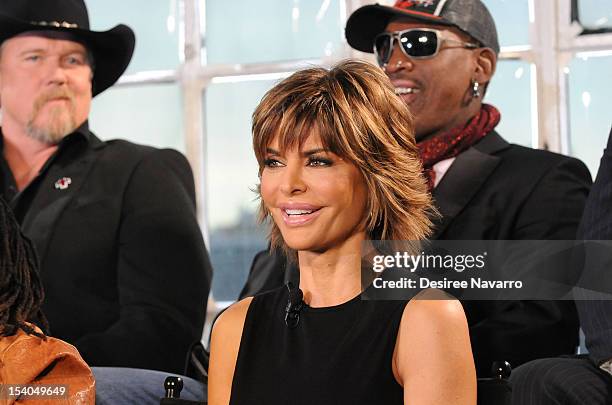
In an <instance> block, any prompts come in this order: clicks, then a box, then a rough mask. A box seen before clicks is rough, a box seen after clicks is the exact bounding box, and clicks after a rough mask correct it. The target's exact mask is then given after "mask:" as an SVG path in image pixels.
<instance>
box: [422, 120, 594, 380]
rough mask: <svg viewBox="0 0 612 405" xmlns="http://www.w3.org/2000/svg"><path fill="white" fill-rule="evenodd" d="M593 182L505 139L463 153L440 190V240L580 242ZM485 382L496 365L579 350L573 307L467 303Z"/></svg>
mask: <svg viewBox="0 0 612 405" xmlns="http://www.w3.org/2000/svg"><path fill="white" fill-rule="evenodd" d="M590 184H591V177H590V174H589V171H588V169H587V168H586V166H585V165H584V164H583V163H582V162H580V161H579V160H577V159H573V158H570V157H567V156H563V155H559V154H555V153H551V152H547V151H543V150H534V149H530V148H525V147H522V146H518V145H511V144H508V143H507V142H506V141H505V140H504V139H503V138H501V137H500V136H499V135H498V134H497V133H495V132H493V133H491V134H489V135H487V136H485V137H484V138H483V139H482V141H480V142H479V143H478V144H476V145H475V146H474V147H472V148H470V149H468V150H467V151H466V152H464V153H462V154H461V155H459V156H458V157H457V158H456V160H455V161H454V162H453V164H452V165H451V166H450V168H449V170H448V171H447V173H446V174H445V175H444V177H443V178H442V180H441V181H440V184H438V186H437V187H436V189H435V190H434V193H433V196H434V198H435V201H436V205H437V206H438V208H439V210H440V212H441V214H442V220H441V221H439V223H438V224H437V226H436V231H435V235H434V238H436V239H464V240H520V239H525V240H573V239H574V238H575V237H576V231H577V229H578V224H579V222H580V218H581V216H582V212H583V209H584V204H585V201H586V197H587V195H588V191H589V187H590ZM463 305H464V308H465V311H466V315H467V317H468V323H469V325H470V337H471V340H472V349H473V352H474V358H475V361H476V368H477V371H478V375H479V376H486V375H488V374H489V372H490V371H489V370H490V367H491V363H492V362H493V361H495V360H506V361H509V362H510V363H511V364H512V366H513V367H516V366H518V365H519V364H522V363H524V362H526V361H529V360H532V359H536V358H541V357H549V356H555V355H560V354H571V353H574V352H575V349H576V346H577V343H578V317H577V314H576V309H575V307H574V305H573V303H572V302H570V301H557V302H546V301H520V302H519V301H512V302H500V301H486V302H485V301H466V302H463Z"/></svg>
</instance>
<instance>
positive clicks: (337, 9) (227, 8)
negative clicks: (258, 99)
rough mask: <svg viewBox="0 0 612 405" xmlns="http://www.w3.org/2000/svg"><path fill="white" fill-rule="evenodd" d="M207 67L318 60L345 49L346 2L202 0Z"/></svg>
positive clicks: (334, 0) (312, 0)
mask: <svg viewBox="0 0 612 405" xmlns="http://www.w3.org/2000/svg"><path fill="white" fill-rule="evenodd" d="M201 1H202V3H205V14H206V18H205V21H203V22H202V28H203V30H204V32H205V47H206V54H207V56H206V57H207V61H208V63H253V62H271V61H279V60H291V59H304V58H318V57H322V56H325V55H331V54H332V53H334V52H336V51H338V50H339V48H340V47H341V46H342V41H343V35H344V19H345V18H344V17H343V14H344V12H343V7H344V1H345V0H266V1H227V0H201Z"/></svg>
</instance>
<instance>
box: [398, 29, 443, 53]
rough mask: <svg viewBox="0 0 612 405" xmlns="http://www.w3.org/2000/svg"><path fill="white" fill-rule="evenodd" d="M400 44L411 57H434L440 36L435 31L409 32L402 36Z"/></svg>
mask: <svg viewBox="0 0 612 405" xmlns="http://www.w3.org/2000/svg"><path fill="white" fill-rule="evenodd" d="M400 43H401V45H402V48H404V51H405V52H406V54H407V55H409V56H412V57H415V58H423V57H428V56H433V55H435V54H436V50H437V49H438V35H437V34H436V32H434V31H421V30H413V31H407V32H404V33H403V34H402V35H401V36H400Z"/></svg>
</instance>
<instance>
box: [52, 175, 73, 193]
mask: <svg viewBox="0 0 612 405" xmlns="http://www.w3.org/2000/svg"><path fill="white" fill-rule="evenodd" d="M70 184H72V179H71V178H70V177H62V178H61V179H59V180H58V181H56V182H55V189H56V190H66V189H67V188H68V187H69V186H70Z"/></svg>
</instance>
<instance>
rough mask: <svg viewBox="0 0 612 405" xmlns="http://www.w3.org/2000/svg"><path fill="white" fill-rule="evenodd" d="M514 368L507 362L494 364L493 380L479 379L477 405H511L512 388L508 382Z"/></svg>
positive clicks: (492, 370) (492, 369)
mask: <svg viewBox="0 0 612 405" xmlns="http://www.w3.org/2000/svg"><path fill="white" fill-rule="evenodd" d="M511 372H512V368H511V367H510V363H508V362H507V361H496V362H493V366H492V367H491V374H492V375H493V377H492V378H479V379H478V383H477V387H476V389H477V398H478V400H477V405H510V400H511V397H512V387H511V386H510V383H509V382H508V378H510V373H511Z"/></svg>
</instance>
